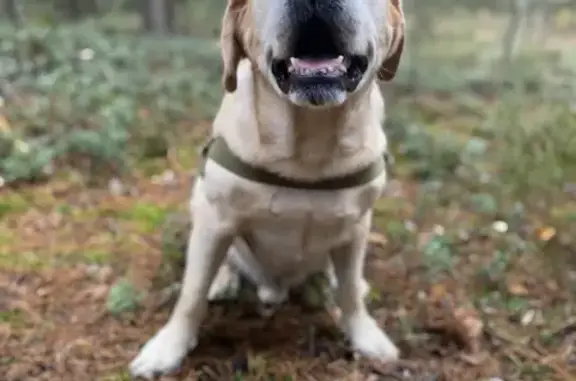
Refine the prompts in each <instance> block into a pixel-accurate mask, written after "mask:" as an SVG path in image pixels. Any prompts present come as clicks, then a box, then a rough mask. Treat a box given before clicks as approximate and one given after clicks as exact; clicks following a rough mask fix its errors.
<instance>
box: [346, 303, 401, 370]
mask: <svg viewBox="0 0 576 381" xmlns="http://www.w3.org/2000/svg"><path fill="white" fill-rule="evenodd" d="M347 331H348V335H349V338H350V341H351V343H352V347H353V348H354V350H356V351H357V352H358V353H359V354H360V355H362V356H364V357H368V358H372V359H375V360H380V361H384V362H393V361H396V360H398V357H399V356H400V351H399V350H398V348H397V347H396V345H394V343H393V342H392V340H390V338H389V337H388V335H386V334H385V333H384V332H383V331H382V329H380V327H379V326H378V323H376V320H374V319H373V318H372V317H370V316H369V315H368V314H363V315H361V316H358V317H356V318H354V319H353V320H352V321H351V322H350V323H349V325H348V329H347Z"/></svg>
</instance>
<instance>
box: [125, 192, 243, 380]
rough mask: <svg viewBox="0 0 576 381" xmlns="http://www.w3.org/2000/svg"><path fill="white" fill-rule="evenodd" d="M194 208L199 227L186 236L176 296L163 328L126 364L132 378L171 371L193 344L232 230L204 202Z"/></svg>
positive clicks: (229, 242) (178, 364)
mask: <svg viewBox="0 0 576 381" xmlns="http://www.w3.org/2000/svg"><path fill="white" fill-rule="evenodd" d="M203 201H205V200H203ZM198 204H201V205H198V207H196V205H195V206H194V216H193V217H194V221H199V223H197V224H194V227H193V229H192V232H191V234H190V238H189V242H188V250H187V253H186V268H185V271H184V279H183V281H182V289H181V291H180V296H179V298H178V301H177V303H176V306H175V308H174V310H173V311H172V315H171V317H170V319H169V320H168V322H167V323H166V325H165V326H164V327H162V328H161V329H160V330H159V331H158V332H157V333H156V335H155V336H154V337H152V338H151V339H150V340H149V341H148V342H147V343H146V345H145V346H144V347H143V348H142V350H141V351H140V353H139V354H138V356H137V357H136V358H135V359H134V360H133V361H132V363H131V364H130V372H131V374H132V375H133V376H135V377H143V378H147V379H151V378H153V377H155V376H157V375H162V374H167V373H170V372H172V371H174V370H175V369H177V368H178V367H179V366H180V365H181V363H182V360H183V359H184V357H185V356H186V354H187V352H188V351H189V350H190V349H193V348H194V347H195V346H196V344H197V334H198V329H199V326H200V324H201V323H202V320H203V317H204V314H205V311H206V307H207V300H206V299H207V294H208V290H209V288H210V285H211V284H212V281H213V280H214V277H215V275H216V272H217V270H218V268H219V267H220V266H221V265H222V262H223V260H224V257H225V255H226V252H227V249H228V247H229V246H230V244H231V242H232V239H233V233H232V229H230V228H229V227H226V226H224V223H223V222H222V221H219V220H218V216H217V211H216V210H215V208H213V207H212V206H211V205H209V204H208V203H207V202H199V203H198Z"/></svg>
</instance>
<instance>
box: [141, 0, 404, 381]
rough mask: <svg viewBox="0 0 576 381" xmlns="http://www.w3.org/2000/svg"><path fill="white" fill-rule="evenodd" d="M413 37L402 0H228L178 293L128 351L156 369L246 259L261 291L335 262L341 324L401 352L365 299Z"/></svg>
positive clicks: (380, 349)
mask: <svg viewBox="0 0 576 381" xmlns="http://www.w3.org/2000/svg"><path fill="white" fill-rule="evenodd" d="M403 44H404V15H403V11H402V4H401V0H330V1H328V0H228V5H227V8H226V11H225V14H224V18H223V25H222V34H221V49H222V56H223V62H224V77H223V83H224V87H225V89H226V94H225V96H224V98H223V101H222V104H221V107H220V110H219V112H218V115H217V116H216V118H215V120H214V126H213V134H212V136H213V141H212V144H211V145H209V146H208V147H207V149H206V151H205V152H206V159H205V163H204V165H203V168H202V174H201V176H199V178H198V179H197V181H196V183H195V185H194V190H193V197H192V199H191V203H190V206H191V213H192V218H193V221H194V222H195V223H194V227H193V229H192V232H191V235H190V238H189V243H188V252H187V260H186V262H187V263H186V269H185V274H184V277H183V282H182V289H181V291H180V295H179V299H178V302H177V304H176V306H175V308H174V310H173V312H172V315H171V317H170V319H169V321H168V322H167V323H166V325H165V326H164V327H162V328H161V329H160V330H159V331H158V332H157V333H156V335H155V336H154V337H152V338H151V339H150V341H148V343H147V344H146V345H145V346H144V347H143V348H142V350H141V351H140V353H139V355H138V356H137V357H136V359H134V360H133V362H132V363H131V364H130V370H131V373H132V375H133V376H140V377H144V378H152V377H154V376H156V375H161V374H166V373H169V372H171V371H173V370H175V369H176V368H178V367H179V366H180V365H181V363H182V360H183V359H184V357H185V356H186V354H187V352H188V351H189V350H191V349H193V348H194V347H195V346H196V344H197V338H198V333H199V332H198V331H199V327H200V325H201V323H202V320H203V318H204V316H205V312H206V307H207V300H209V299H216V298H218V295H219V294H220V293H221V292H222V291H223V290H224V289H225V288H228V287H233V285H234V284H235V282H236V281H237V279H238V274H239V273H241V274H242V275H244V276H245V277H247V278H248V279H250V280H251V281H252V282H254V284H255V285H256V286H257V287H258V296H259V298H260V299H261V300H262V301H263V302H266V303H281V302H282V301H283V300H285V298H286V296H287V294H288V291H289V290H290V289H291V288H293V287H296V286H298V285H300V284H301V283H302V282H303V281H304V280H305V279H306V278H307V277H308V276H310V275H311V274H314V273H318V272H321V271H326V272H328V273H329V274H331V276H332V283H333V286H334V287H335V299H336V302H337V304H338V307H339V309H340V318H339V322H338V323H339V325H340V328H341V329H342V330H343V332H344V333H345V334H346V335H347V336H348V338H349V339H350V342H351V344H352V345H353V347H354V349H355V350H357V351H358V352H359V353H360V354H362V355H364V356H367V357H371V358H376V359H380V360H384V361H393V360H395V359H397V358H398V355H399V352H398V349H397V348H396V346H395V345H394V344H393V343H392V342H391V340H390V339H389V338H388V336H387V335H386V334H385V333H384V332H383V331H382V330H381V328H380V327H379V326H378V324H377V323H376V321H375V320H374V319H373V318H372V317H371V316H370V314H369V312H368V311H367V308H366V306H365V303H364V299H363V296H364V294H365V293H366V287H367V285H366V283H365V281H364V277H363V267H364V258H365V250H366V245H367V239H368V235H369V232H370V225H371V217H372V205H373V203H374V201H375V200H376V199H377V198H378V197H379V196H380V194H381V192H382V190H383V188H384V185H385V183H386V171H385V167H384V166H383V165H382V161H383V155H384V153H385V152H386V137H385V135H384V133H383V131H382V122H383V118H384V101H383V97H382V95H381V93H380V90H379V86H378V84H377V79H381V80H391V79H392V78H393V77H394V75H395V73H396V70H397V68H398V65H399V61H400V55H401V53H402V48H403Z"/></svg>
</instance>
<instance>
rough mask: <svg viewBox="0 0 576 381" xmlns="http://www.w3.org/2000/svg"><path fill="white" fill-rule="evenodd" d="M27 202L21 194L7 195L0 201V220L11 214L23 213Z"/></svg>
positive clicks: (27, 204)
mask: <svg viewBox="0 0 576 381" xmlns="http://www.w3.org/2000/svg"><path fill="white" fill-rule="evenodd" d="M28 206H29V202H28V200H26V198H24V197H23V196H22V195H21V194H18V193H7V194H4V195H2V198H1V199H0V219H2V218H4V217H7V216H8V215H11V214H16V213H21V212H25V211H26V210H27V209H28Z"/></svg>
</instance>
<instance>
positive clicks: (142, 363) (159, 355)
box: [130, 323, 196, 380]
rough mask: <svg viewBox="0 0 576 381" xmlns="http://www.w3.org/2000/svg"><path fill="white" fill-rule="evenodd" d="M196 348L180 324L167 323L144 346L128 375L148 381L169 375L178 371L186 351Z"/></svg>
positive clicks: (194, 342) (187, 331) (185, 329)
mask: <svg viewBox="0 0 576 381" xmlns="http://www.w3.org/2000/svg"><path fill="white" fill-rule="evenodd" d="M195 346H196V338H195V337H191V334H190V332H189V330H188V329H187V328H184V325H182V324H176V323H168V324H167V325H166V326H164V327H163V328H162V329H160V331H158V333H156V335H154V337H152V338H151V339H150V340H149V341H148V342H147V343H146V345H144V347H143V348H142V349H141V350H140V353H139V354H138V356H136V358H135V359H134V360H133V361H132V362H131V363H130V374H131V375H132V376H133V377H142V378H145V379H148V380H151V379H153V378H154V377H157V376H160V375H165V374H168V373H171V372H173V371H175V370H176V369H178V368H179V367H180V365H181V364H182V360H183V359H184V357H185V356H186V354H187V353H188V350H190V349H193V348H194V347H195Z"/></svg>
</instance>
